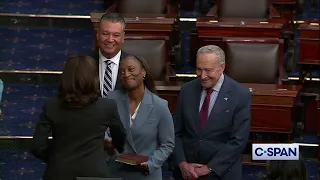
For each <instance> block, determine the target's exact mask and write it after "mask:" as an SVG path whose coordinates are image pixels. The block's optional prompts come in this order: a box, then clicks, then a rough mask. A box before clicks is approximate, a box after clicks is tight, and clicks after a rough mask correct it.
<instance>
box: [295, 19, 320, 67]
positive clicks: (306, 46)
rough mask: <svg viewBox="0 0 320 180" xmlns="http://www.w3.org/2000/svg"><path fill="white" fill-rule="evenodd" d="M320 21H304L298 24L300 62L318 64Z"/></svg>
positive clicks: (319, 56) (319, 58)
mask: <svg viewBox="0 0 320 180" xmlns="http://www.w3.org/2000/svg"><path fill="white" fill-rule="evenodd" d="M319 23H320V21H319V20H318V21H306V22H304V23H302V24H300V25H299V28H298V30H299V33H300V38H299V39H300V57H299V63H300V64H311V65H319V64H320V33H319V32H320V26H319Z"/></svg>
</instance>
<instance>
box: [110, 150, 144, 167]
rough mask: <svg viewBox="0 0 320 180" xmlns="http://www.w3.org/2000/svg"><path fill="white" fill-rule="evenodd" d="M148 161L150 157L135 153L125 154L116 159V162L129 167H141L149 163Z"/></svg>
mask: <svg viewBox="0 0 320 180" xmlns="http://www.w3.org/2000/svg"><path fill="white" fill-rule="evenodd" d="M148 159H149V157H148V156H144V155H140V154H135V153H123V154H121V155H119V156H117V157H116V161H118V162H120V163H124V164H129V165H139V164H141V163H143V162H147V161H148Z"/></svg>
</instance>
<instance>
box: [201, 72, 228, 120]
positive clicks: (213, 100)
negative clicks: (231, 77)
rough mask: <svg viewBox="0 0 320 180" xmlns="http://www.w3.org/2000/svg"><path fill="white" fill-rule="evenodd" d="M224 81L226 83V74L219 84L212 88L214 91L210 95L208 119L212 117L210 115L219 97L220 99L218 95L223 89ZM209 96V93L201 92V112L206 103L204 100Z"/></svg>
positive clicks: (222, 76) (222, 75)
mask: <svg viewBox="0 0 320 180" xmlns="http://www.w3.org/2000/svg"><path fill="white" fill-rule="evenodd" d="M223 81H224V74H223V73H222V74H221V76H220V78H219V80H218V82H217V84H216V85H215V86H214V87H213V88H212V89H213V91H212V93H211V95H210V104H209V110H208V117H209V116H210V113H211V110H212V108H213V106H214V104H215V103H216V100H217V97H218V94H219V92H220V89H221V86H222V84H223ZM206 96H207V91H206V90H205V89H203V90H202V92H201V99H200V106H199V112H200V111H201V107H202V104H203V102H204V99H205V98H206Z"/></svg>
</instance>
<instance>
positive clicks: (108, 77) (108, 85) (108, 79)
mask: <svg viewBox="0 0 320 180" xmlns="http://www.w3.org/2000/svg"><path fill="white" fill-rule="evenodd" d="M111 63H112V62H111V61H110V60H107V61H106V64H107V67H106V70H105V72H104V78H103V97H107V96H108V92H109V91H111V90H112V71H111Z"/></svg>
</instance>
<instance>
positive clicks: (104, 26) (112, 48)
mask: <svg viewBox="0 0 320 180" xmlns="http://www.w3.org/2000/svg"><path fill="white" fill-rule="evenodd" d="M125 28H126V23H125V20H124V18H123V17H122V16H121V15H119V14H117V13H107V14H104V15H103V16H102V17H101V18H100V23H99V29H98V31H97V34H96V35H97V43H98V47H99V51H98V52H97V53H96V54H95V57H96V58H95V59H96V61H97V63H98V65H99V79H100V90H101V95H102V97H107V94H108V92H109V91H113V90H115V89H119V87H120V86H119V84H120V82H119V78H118V72H119V63H120V61H121V60H122V59H124V58H125V57H126V56H127V55H128V54H127V53H125V52H123V51H121V48H122V45H123V43H124V35H125V31H124V30H125Z"/></svg>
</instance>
